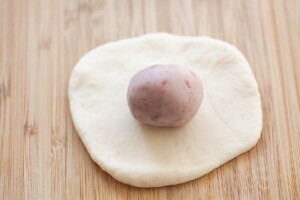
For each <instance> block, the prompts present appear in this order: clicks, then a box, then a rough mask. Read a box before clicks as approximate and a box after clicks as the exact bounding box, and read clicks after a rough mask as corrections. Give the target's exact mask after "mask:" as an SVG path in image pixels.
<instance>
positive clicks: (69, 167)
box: [0, 0, 300, 200]
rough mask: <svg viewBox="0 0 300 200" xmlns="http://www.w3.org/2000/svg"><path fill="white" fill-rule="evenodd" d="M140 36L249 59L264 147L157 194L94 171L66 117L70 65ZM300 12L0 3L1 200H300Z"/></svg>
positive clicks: (161, 1)
mask: <svg viewBox="0 0 300 200" xmlns="http://www.w3.org/2000/svg"><path fill="white" fill-rule="evenodd" d="M148 32H170V33H174V34H178V35H209V36H211V37H215V38H219V39H222V40H225V41H228V42H230V43H232V44H234V45H236V46H237V47H238V48H239V49H240V50H241V51H242V52H243V53H244V54H245V56H246V57H247V58H248V60H249V62H250V64H251V66H252V69H253V72H254V74H255V77H256V79H257V81H258V84H259V88H260V91H261V94H262V102H263V113H264V128H263V133H262V138H261V139H260V141H259V142H258V144H257V145H256V146H255V147H254V148H253V149H252V150H251V151H249V152H247V153H245V154H243V155H241V156H239V157H238V158H236V159H233V160H232V161H230V162H228V163H227V164H225V165H223V166H221V167H219V168H218V169H216V170H214V171H213V172H211V173H209V174H207V175H206V176H203V177H202V178H200V179H197V180H195V181H191V182H188V183H185V184H181V185H177V186H171V187H163V188H156V189H139V188H135V187H130V186H127V185H124V184H122V183H119V182H118V181H115V180H114V179H113V178H112V177H111V176H110V175H108V174H106V173H105V172H103V171H102V170H101V169H100V168H99V167H98V166H97V165H96V164H95V163H93V162H92V160H91V158H90V157H89V155H88V153H87V151H86V149H85V148H84V146H83V144H82V143H81V141H80V139H79V137H78V135H77V133H76V131H75V129H74V127H73V124H72V120H71V117H70V112H69V108H68V98H67V85H68V78H69V75H70V72H71V70H72V68H73V66H74V64H75V63H76V62H77V60H78V59H79V58H80V57H81V56H82V55H83V54H84V53H86V52H87V51H89V50H90V49H92V48H94V47H96V46H99V45H101V44H104V43H106V42H109V41H114V40H118V39H121V38H126V37H132V36H137V35H141V34H144V33H148ZM299 45H300V1H299V0H276V1H272V0H251V1H248V0H197V1H196V0H195V1H193V0H185V1H181V0H145V1H140V0H131V1H130V0H128V1H123V0H106V1H95V0H74V1H71V0H70V1H59V0H43V1H38V0H0V199H5V200H6V199H30V200H31V199H105V200H106V199H126V198H127V199H143V200H145V199H151V200H158V199H272V200H273V199H294V200H296V199H300V175H299V174H300V48H299Z"/></svg>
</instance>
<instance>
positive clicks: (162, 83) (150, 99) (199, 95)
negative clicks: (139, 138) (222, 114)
mask: <svg viewBox="0 0 300 200" xmlns="http://www.w3.org/2000/svg"><path fill="white" fill-rule="evenodd" d="M202 99H203V89H202V84H201V80H200V78H199V76H198V75H197V74H196V72H194V71H193V70H191V69H189V68H187V67H183V66H179V65H173V64H164V65H162V64H159V65H153V66H150V67H148V68H145V69H143V70H141V71H139V72H137V73H136V74H135V75H134V76H133V77H132V79H131V81H130V83H129V86H128V91H127V101H128V105H129V108H130V111H131V114H132V115H133V117H134V118H135V119H136V120H138V121H140V122H143V123H145V124H149V125H153V126H160V127H175V126H182V125H184V124H186V123H187V122H188V121H190V120H191V119H192V118H193V116H194V115H195V114H196V112H197V111H198V109H199V107H200V104H201V102H202Z"/></svg>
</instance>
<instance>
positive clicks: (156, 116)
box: [151, 113, 160, 121]
mask: <svg viewBox="0 0 300 200" xmlns="http://www.w3.org/2000/svg"><path fill="white" fill-rule="evenodd" d="M158 118H160V113H156V114H155V115H154V116H152V117H151V119H152V120H153V121H155V120H157V119H158Z"/></svg>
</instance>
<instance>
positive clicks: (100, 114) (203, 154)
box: [69, 33, 262, 187]
mask: <svg viewBox="0 0 300 200" xmlns="http://www.w3.org/2000/svg"><path fill="white" fill-rule="evenodd" d="M154 64H178V65H182V66H188V67H190V68H193V69H194V70H195V71H196V72H198V74H199V75H200V77H201V79H202V83H203V88H204V98H203V102H202V105H201V107H200V109H199V111H198V112H197V114H196V116H195V117H194V118H193V119H192V120H191V121H190V122H189V123H188V124H187V125H185V126H182V127H179V128H158V127H151V126H148V125H143V124H141V123H139V122H138V121H136V120H135V119H134V118H133V117H132V116H131V113H130V110H129V107H128V105H127V99H126V93H127V87H128V84H129V81H130V79H131V77H132V76H133V75H134V74H135V73H136V72H137V71H139V70H140V69H142V68H145V67H148V66H150V65H154ZM69 101H70V110H71V114H72V118H73V121H74V125H75V127H76V130H77V132H78V134H79V136H80V138H81V140H82V141H83V143H84V145H85V147H86V149H87V150H88V152H89V154H90V156H91V157H92V159H93V160H94V161H95V162H96V163H97V164H98V165H100V167H101V168H102V169H103V170H104V171H106V172H108V173H109V174H111V175H112V176H113V177H114V178H115V179H117V180H119V181H121V182H123V183H126V184H130V185H133V186H137V187H159V186H166V185H173V184H179V183H183V182H187V181H190V180H193V179H196V178H198V177H200V176H202V175H204V174H206V173H208V172H210V171H212V170H213V169H215V168H217V167H218V166H220V165H222V164H224V163H226V162H227V161H229V160H231V159H232V158H234V157H236V156H238V155H239V154H241V153H243V152H245V151H247V150H249V149H250V148H251V147H253V146H254V145H255V144H256V143H257V141H258V139H259V138H260V135H261V129H262V110H261V100H260V94H259V91H258V86H257V83H256V80H255V78H254V76H253V74H252V72H251V69H250V67H249V64H248V62H247V60H246V59H245V58H244V56H243V55H242V54H241V53H240V52H239V51H238V50H237V49H236V48H235V47H234V46H232V45H230V44H228V43H225V42H223V41H220V40H216V39H211V38H209V37H187V36H175V35H171V34H166V33H153V34H147V35H144V36H140V37H137V38H132V39H125V40H120V41H116V42H112V43H108V44H105V45H103V46H100V47H98V48H96V49H94V50H92V51H90V52H89V53H87V54H86V55H85V56H83V57H82V58H81V59H80V60H79V62H78V63H77V65H76V66H75V68H74V70H73V72H72V74H71V77H70V81H69Z"/></svg>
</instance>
